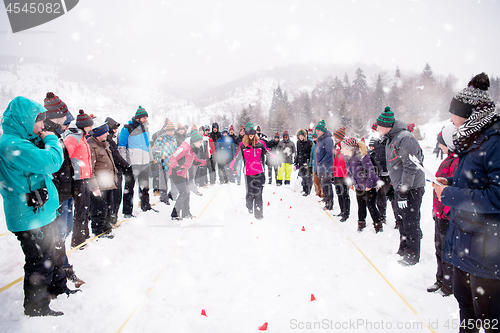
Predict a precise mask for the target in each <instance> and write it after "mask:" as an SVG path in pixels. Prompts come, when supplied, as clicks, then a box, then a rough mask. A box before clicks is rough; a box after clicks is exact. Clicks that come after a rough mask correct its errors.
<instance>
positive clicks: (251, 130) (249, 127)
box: [245, 122, 257, 135]
mask: <svg viewBox="0 0 500 333" xmlns="http://www.w3.org/2000/svg"><path fill="white" fill-rule="evenodd" d="M255 133H257V131H256V130H255V129H254V127H253V123H251V122H250V123H248V124H246V126H245V134H247V135H251V134H254V135H255Z"/></svg>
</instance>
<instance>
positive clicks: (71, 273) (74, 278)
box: [63, 266, 85, 288]
mask: <svg viewBox="0 0 500 333" xmlns="http://www.w3.org/2000/svg"><path fill="white" fill-rule="evenodd" d="M63 270H64V272H65V273H66V279H68V281H71V282H73V283H74V284H75V288H80V286H81V285H82V284H85V281H83V280H82V279H80V278H79V277H78V276H76V274H75V271H74V270H73V266H69V267H63Z"/></svg>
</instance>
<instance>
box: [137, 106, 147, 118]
mask: <svg viewBox="0 0 500 333" xmlns="http://www.w3.org/2000/svg"><path fill="white" fill-rule="evenodd" d="M143 117H148V113H147V112H146V110H144V108H143V107H142V106H140V105H139V108H138V109H137V111H135V117H134V118H135V119H141V118H143Z"/></svg>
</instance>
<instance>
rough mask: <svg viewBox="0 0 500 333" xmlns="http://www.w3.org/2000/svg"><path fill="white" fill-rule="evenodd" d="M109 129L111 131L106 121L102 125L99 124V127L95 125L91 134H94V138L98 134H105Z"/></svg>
mask: <svg viewBox="0 0 500 333" xmlns="http://www.w3.org/2000/svg"><path fill="white" fill-rule="evenodd" d="M108 131H109V127H108V124H106V123H104V124H102V125H99V126H97V127H94V128H93V129H92V132H91V134H92V136H93V137H94V138H97V137H98V136H101V135H103V134H106V133H108Z"/></svg>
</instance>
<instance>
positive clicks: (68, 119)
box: [64, 111, 75, 126]
mask: <svg viewBox="0 0 500 333" xmlns="http://www.w3.org/2000/svg"><path fill="white" fill-rule="evenodd" d="M73 120H75V117H73V115H72V114H71V112H69V111H68V114H66V120H65V121H64V126H68V125H69V124H70V123H71V122H72V121H73Z"/></svg>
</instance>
